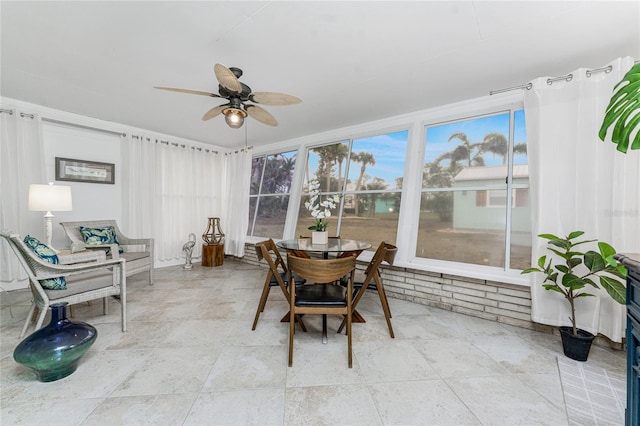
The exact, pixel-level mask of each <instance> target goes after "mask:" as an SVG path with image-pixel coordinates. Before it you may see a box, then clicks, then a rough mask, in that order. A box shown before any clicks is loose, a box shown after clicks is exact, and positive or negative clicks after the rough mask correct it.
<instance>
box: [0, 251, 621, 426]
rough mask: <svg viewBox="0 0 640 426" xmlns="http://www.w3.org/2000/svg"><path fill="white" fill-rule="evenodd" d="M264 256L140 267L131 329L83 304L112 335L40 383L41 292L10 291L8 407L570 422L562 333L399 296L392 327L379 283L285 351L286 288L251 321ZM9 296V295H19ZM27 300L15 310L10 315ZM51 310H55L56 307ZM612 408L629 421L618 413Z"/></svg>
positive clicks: (31, 411) (384, 421)
mask: <svg viewBox="0 0 640 426" xmlns="http://www.w3.org/2000/svg"><path fill="white" fill-rule="evenodd" d="M264 274H265V269H261V268H257V267H255V266H251V265H248V264H244V263H241V262H237V261H233V260H229V259H225V264H224V266H221V267H216V268H202V267H201V266H200V265H194V269H193V270H191V271H183V270H182V269H181V267H180V266H176V267H169V268H162V269H158V270H157V274H156V283H155V285H154V286H148V285H146V284H145V274H142V275H139V276H135V277H131V278H130V279H129V280H128V282H127V285H128V293H127V294H128V316H129V321H128V331H127V332H126V333H122V332H121V331H120V324H119V305H118V302H117V301H115V300H111V302H110V313H109V315H107V316H102V315H101V313H102V308H101V305H102V304H101V303H94V304H93V305H92V306H88V305H85V304H82V305H78V307H77V309H76V319H78V320H81V321H85V322H89V323H91V324H93V325H94V326H95V327H96V328H97V329H98V338H97V340H96V343H95V344H94V345H93V347H92V348H91V349H90V350H89V351H88V352H87V354H86V355H85V357H84V358H83V360H82V362H81V365H80V366H79V368H78V370H77V371H76V372H75V373H73V374H72V375H71V376H68V377H66V378H64V379H62V380H59V381H56V382H51V383H40V382H38V381H36V380H35V379H34V377H33V376H32V375H31V373H30V372H29V371H27V370H25V369H24V368H23V367H21V366H20V365H18V364H16V363H15V362H14V360H13V358H12V353H13V349H14V348H15V346H16V345H17V343H18V342H19V340H18V337H17V336H18V334H19V331H20V327H21V326H22V322H23V320H24V318H25V316H26V313H27V311H28V308H29V303H30V295H29V294H28V293H27V292H26V291H15V292H10V293H4V292H3V293H2V294H1V297H2V299H1V302H2V303H1V310H0V314H1V317H0V319H1V326H0V338H1V341H0V357H1V358H0V379H1V380H0V388H1V389H0V394H1V399H0V423H1V424H2V425H3V426H8V425H14V424H21V425H54V424H60V425H119V424H128V425H133V424H135V425H139V424H149V425H156V424H157V425H206V424H219V425H235V424H258V425H306V424H313V425H337V424H349V425H420V424H429V425H516V424H526V425H532V424H542V425H566V424H569V423H570V419H569V418H568V417H567V411H566V409H565V403H564V397H563V389H562V385H561V381H560V373H559V370H558V361H557V358H556V357H557V356H558V355H560V356H562V355H561V344H560V341H559V338H558V337H557V336H552V335H548V334H542V333H538V332H534V331H529V330H525V329H520V328H516V327H511V326H506V325H501V324H498V323H495V322H490V321H485V320H482V319H478V318H472V317H469V316H465V315H461V314H455V313H452V312H448V311H444V310H440V309H436V308H430V307H427V306H422V305H418V304H413V303H409V302H404V301H400V300H395V299H390V304H391V310H392V313H393V325H394V329H395V334H396V338H395V339H391V338H390V337H389V334H388V331H387V328H386V324H385V321H384V316H383V314H382V310H381V308H380V305H379V302H378V299H377V295H376V294H375V292H369V293H368V294H367V296H365V298H364V299H363V300H362V302H361V304H360V305H359V311H360V312H361V313H362V314H363V315H364V316H365V318H366V319H367V323H366V324H355V325H354V328H353V339H354V349H353V351H354V362H353V368H352V369H349V368H347V354H346V337H345V336H344V335H338V334H336V333H335V332H332V331H334V330H335V329H336V328H337V326H338V324H339V318H336V317H333V318H332V317H329V342H328V344H326V345H323V344H322V342H321V337H320V331H319V330H320V327H321V321H320V318H319V317H311V316H308V317H306V318H305V324H306V325H307V328H308V332H307V333H303V332H300V331H299V332H297V333H296V341H295V349H294V360H293V367H292V368H289V367H287V344H288V324H286V323H280V322H279V319H280V318H281V317H282V316H283V315H284V313H285V312H287V306H286V301H285V299H284V297H283V295H282V294H281V293H280V291H279V290H278V289H277V288H276V289H274V290H273V291H272V292H271V295H270V298H269V301H268V303H267V306H266V309H265V312H264V313H263V314H262V316H261V318H260V322H259V323H258V327H257V329H256V330H255V331H251V324H252V321H253V316H254V314H255V309H256V306H257V304H258V299H259V297H260V291H261V286H262V282H263V279H264ZM10 308H11V309H10ZM12 315H13V316H12ZM46 321H48V319H47V320H46ZM584 365H586V366H589V367H593V368H604V369H606V370H607V371H610V372H611V373H612V374H614V375H618V376H622V377H623V376H624V371H625V357H624V353H623V352H620V351H612V350H608V349H604V348H602V347H593V348H592V351H591V354H590V357H589V361H588V362H587V363H585V364H584ZM610 424H615V422H612V423H610Z"/></svg>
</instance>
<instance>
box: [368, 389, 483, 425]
mask: <svg viewBox="0 0 640 426" xmlns="http://www.w3.org/2000/svg"><path fill="white" fill-rule="evenodd" d="M369 388H370V389H371V394H372V395H373V399H374V401H375V404H376V407H378V412H379V413H380V417H381V419H382V421H383V423H384V424H387V425H478V424H480V421H479V420H478V419H477V418H476V417H475V416H474V415H473V413H472V412H471V411H470V410H469V409H468V408H467V407H465V405H464V403H463V402H462V401H461V400H460V399H459V398H458V397H457V396H456V395H455V394H454V393H453V391H452V390H451V389H450V388H449V386H448V385H447V384H446V383H444V382H443V381H442V380H418V381H404V382H397V383H376V384H373V385H369ZM489 424H492V423H491V422H489Z"/></svg>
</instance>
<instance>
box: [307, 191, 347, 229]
mask: <svg viewBox="0 0 640 426" xmlns="http://www.w3.org/2000/svg"><path fill="white" fill-rule="evenodd" d="M319 198H320V182H318V181H317V180H312V181H311V182H309V201H306V202H305V203H304V207H305V208H306V209H307V210H309V212H310V213H311V216H312V217H313V218H315V219H316V224H315V225H314V226H311V227H309V229H313V230H316V231H324V230H326V229H327V220H326V219H327V218H329V217H331V210H332V209H335V208H336V207H337V206H338V203H339V202H340V194H334V195H333V196H331V197H327V199H325V200H324V201H319Z"/></svg>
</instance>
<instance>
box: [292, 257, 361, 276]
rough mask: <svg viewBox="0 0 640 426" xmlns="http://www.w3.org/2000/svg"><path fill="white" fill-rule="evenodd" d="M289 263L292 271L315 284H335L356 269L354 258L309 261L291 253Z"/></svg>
mask: <svg viewBox="0 0 640 426" xmlns="http://www.w3.org/2000/svg"><path fill="white" fill-rule="evenodd" d="M287 263H288V265H289V269H290V270H291V271H293V272H296V273H297V274H298V275H300V276H301V277H302V278H305V279H306V280H307V282H315V283H333V282H335V281H337V280H339V279H340V278H341V277H343V276H345V275H347V274H349V273H350V272H351V271H353V270H354V269H355V267H356V259H355V258H354V257H344V258H336V259H309V258H304V257H298V256H295V255H293V254H291V253H290V254H289V255H288V256H287Z"/></svg>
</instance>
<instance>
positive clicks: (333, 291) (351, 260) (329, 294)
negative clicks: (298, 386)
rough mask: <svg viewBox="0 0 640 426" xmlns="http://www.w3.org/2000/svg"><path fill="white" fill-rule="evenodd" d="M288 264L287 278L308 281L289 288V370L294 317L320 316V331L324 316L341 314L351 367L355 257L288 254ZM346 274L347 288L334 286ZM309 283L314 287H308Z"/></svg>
mask: <svg viewBox="0 0 640 426" xmlns="http://www.w3.org/2000/svg"><path fill="white" fill-rule="evenodd" d="M287 264H288V266H289V274H290V275H292V274H294V273H297V274H298V275H300V276H301V277H302V278H304V279H305V280H306V281H307V285H303V286H300V287H296V286H291V290H290V296H291V297H290V299H289V306H290V310H289V315H290V316H291V318H290V324H289V367H291V366H292V365H293V336H294V323H293V321H294V316H295V315H305V314H322V315H323V329H324V326H325V325H326V322H325V320H324V318H325V317H324V316H325V315H344V316H345V317H346V326H347V350H348V363H349V368H351V367H352V365H353V357H352V353H351V312H352V306H351V302H352V298H353V277H354V273H355V269H356V258H355V257H353V256H351V257H345V258H339V259H309V258H304V257H298V256H296V255H295V254H293V253H289V254H288V255H287ZM345 275H348V276H349V278H348V279H347V283H346V287H343V286H341V285H336V284H334V283H335V282H336V281H338V280H339V279H340V278H341V277H344V276H345ZM290 279H292V278H290ZM311 282H313V283H315V284H309V283H311Z"/></svg>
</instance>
